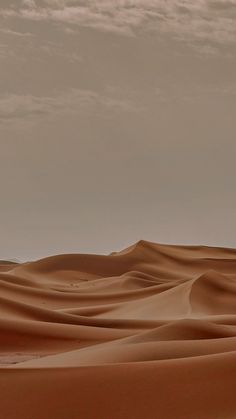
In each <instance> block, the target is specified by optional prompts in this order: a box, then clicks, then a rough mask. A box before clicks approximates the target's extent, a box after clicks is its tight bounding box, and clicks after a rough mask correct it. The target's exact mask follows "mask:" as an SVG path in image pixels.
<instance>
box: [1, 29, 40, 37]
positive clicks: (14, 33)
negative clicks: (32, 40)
mask: <svg viewBox="0 0 236 419" xmlns="http://www.w3.org/2000/svg"><path fill="white" fill-rule="evenodd" d="M0 32H1V33H3V34H4V35H10V36H17V37H20V38H22V37H23V38H24V37H31V36H33V34H32V33H30V32H19V31H14V30H12V29H7V28H0Z"/></svg>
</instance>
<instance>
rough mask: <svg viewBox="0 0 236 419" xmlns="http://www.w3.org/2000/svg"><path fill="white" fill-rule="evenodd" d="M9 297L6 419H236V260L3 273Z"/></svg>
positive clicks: (212, 252)
mask: <svg viewBox="0 0 236 419" xmlns="http://www.w3.org/2000/svg"><path fill="white" fill-rule="evenodd" d="M0 291H1V294H0V343H1V346H0V368H1V374H0V401H1V414H2V417H3V418H4V419H25V418H26V417H29V418H32V419H52V418H56V419H67V418H69V419H78V418H81V419H121V418H122V419H123V418H128V419H143V418H144V417H145V418H147V419H155V418H160V419H168V418H171V419H172V418H175V419H216V418H219V419H233V418H235V417H236V398H235V390H234V387H235V384H236V249H227V248H219V247H207V246H177V245H162V244H157V243H152V242H148V241H145V240H140V241H138V242H137V243H135V244H133V245H131V246H129V247H128V248H126V249H124V250H122V251H119V252H112V253H110V254H109V255H106V256H105V255H89V254H68V255H57V256H52V257H47V258H44V259H40V260H38V261H34V262H28V263H13V262H11V261H0ZM39 405H40V409H39V408H38V406H39Z"/></svg>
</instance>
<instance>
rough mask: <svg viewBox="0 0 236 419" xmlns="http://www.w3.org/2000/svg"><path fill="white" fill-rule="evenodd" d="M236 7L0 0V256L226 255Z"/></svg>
mask: <svg viewBox="0 0 236 419" xmlns="http://www.w3.org/2000/svg"><path fill="white" fill-rule="evenodd" d="M235 133H236V0H188V1H187V0H84V1H80V0H24V1H21V0H0V146H1V148H0V152H1V154H0V156H1V157H0V158H1V164H0V188H1V199H0V223H1V229H0V234H1V240H0V259H1V258H10V257H12V258H19V259H32V258H37V257H43V256H46V255H49V254H55V253H63V252H91V253H104V252H105V253H107V252H111V251H114V250H119V249H121V248H124V247H126V246H127V245H129V244H131V243H133V242H135V241H137V240H139V239H141V238H142V239H146V240H151V241H156V242H166V243H187V244H193V243H194V244H195V243H201V244H212V245H225V246H231V247H236V185H235V183H236V163H235V159H236V135H235Z"/></svg>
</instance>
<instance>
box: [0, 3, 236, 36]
mask: <svg viewBox="0 0 236 419" xmlns="http://www.w3.org/2000/svg"><path fill="white" fill-rule="evenodd" d="M78 3H79V4H78ZM0 14H1V15H2V16H5V17H12V16H14V17H18V18H23V19H29V20H36V21H37V20H38V21H41V20H44V21H45V20H46V21H49V22H60V23H64V24H66V25H73V26H76V25H77V26H79V27H89V28H94V29H98V30H102V31H108V32H114V33H118V34H123V35H129V36H130V35H135V34H136V33H137V32H138V31H140V30H145V31H146V30H151V31H156V32H157V33H160V34H163V33H168V34H170V35H172V36H173V37H174V38H176V39H179V40H182V41H184V40H189V39H191V40H194V39H198V40H199V39H200V40H201V39H202V40H207V41H209V42H210V41H211V42H216V43H220V44H223V43H231V42H235V41H236V0H86V1H85V0H84V1H83V0H81V1H80V2H78V0H76V1H75V0H24V1H23V2H22V3H21V6H20V7H15V8H9V9H1V8H0Z"/></svg>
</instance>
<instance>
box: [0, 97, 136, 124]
mask: <svg viewBox="0 0 236 419" xmlns="http://www.w3.org/2000/svg"><path fill="white" fill-rule="evenodd" d="M104 109H105V110H106V111H107V112H109V111H112V112H114V111H119V112H134V111H137V110H138V107H137V106H136V105H135V104H133V103H132V102H130V101H128V100H120V99H116V98H114V97H110V96H106V95H100V94H99V93H96V92H93V91H89V90H79V89H70V90H68V91H64V92H60V93H57V94H55V95H54V96H34V95H29V94H27V95H26V94H25V95H23V94H22V95H19V94H13V93H12V94H5V95H2V96H0V122H7V121H12V120H19V119H20V120H29V119H31V120H32V119H34V118H36V117H42V116H47V115H55V114H59V113H63V114H66V113H78V112H80V111H81V110H93V111H94V112H95V113H99V112H101V110H104Z"/></svg>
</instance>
